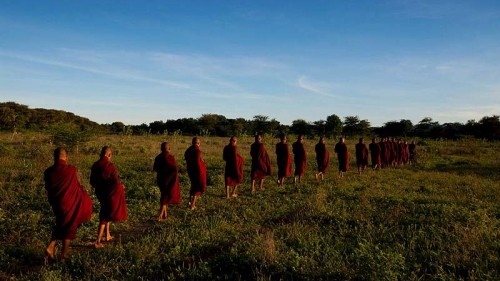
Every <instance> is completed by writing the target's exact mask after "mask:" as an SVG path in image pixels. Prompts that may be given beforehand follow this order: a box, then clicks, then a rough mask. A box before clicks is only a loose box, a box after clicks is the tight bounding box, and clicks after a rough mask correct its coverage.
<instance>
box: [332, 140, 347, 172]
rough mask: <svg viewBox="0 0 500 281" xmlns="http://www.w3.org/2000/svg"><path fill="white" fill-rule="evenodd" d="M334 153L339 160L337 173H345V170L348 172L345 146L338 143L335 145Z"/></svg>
mask: <svg viewBox="0 0 500 281" xmlns="http://www.w3.org/2000/svg"><path fill="white" fill-rule="evenodd" d="M335 153H337V158H338V160H339V171H341V172H347V170H349V153H348V152H347V145H346V144H345V143H341V142H338V143H337V144H336V145H335Z"/></svg>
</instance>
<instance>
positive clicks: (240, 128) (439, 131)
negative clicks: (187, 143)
mask: <svg viewBox="0 0 500 281" xmlns="http://www.w3.org/2000/svg"><path fill="white" fill-rule="evenodd" d="M61 125H64V127H66V131H69V130H76V131H94V132H109V133H116V134H129V135H145V134H166V135H175V134H178V135H192V136H194V135H201V136H220V137H228V136H231V135H236V136H241V135H253V134H255V133H256V132H262V133H264V134H268V135H273V136H277V135H278V134H280V133H287V134H303V135H305V136H307V137H317V136H325V137H330V138H335V137H338V136H341V135H345V136H348V137H354V136H372V135H373V136H374V135H377V136H391V137H422V138H435V139H438V138H445V139H460V138H464V137H475V138H482V139H490V140H500V116H499V115H493V116H484V117H483V118H481V119H480V120H479V121H475V120H469V121H467V123H465V124H463V123H459V122H455V123H444V124H439V122H436V121H434V120H433V119H432V118H430V117H426V118H424V119H422V120H421V121H420V122H418V123H417V124H413V123H412V122H411V121H410V120H407V119H401V120H399V121H396V120H394V121H388V122H386V123H384V124H383V125H382V126H380V127H374V126H371V124H370V122H369V121H368V120H366V119H360V118H359V117H358V116H346V117H344V118H343V120H342V119H341V118H340V117H339V116H337V115H335V114H332V115H329V116H327V117H326V118H325V119H323V120H318V121H314V122H308V121H305V120H304V119H297V120H294V121H293V122H292V124H291V125H284V124H281V123H280V122H279V121H277V120H276V119H271V118H269V117H268V116H264V115H256V116H254V117H253V119H251V120H248V119H244V118H236V119H231V118H226V117H225V116H223V115H219V114H203V115H202V116H200V117H198V118H179V119H175V120H174V119H169V120H166V121H154V122H151V123H149V124H145V123H143V124H141V125H126V124H124V123H123V122H119V121H118V122H113V123H111V124H98V123H96V122H93V121H90V120H89V119H87V118H83V117H79V116H76V115H75V114H73V113H69V112H65V111H62V110H51V109H39V108H37V109H30V108H28V106H26V105H20V104H17V103H14V102H5V103H0V130H3V131H9V130H10V131H14V132H15V131H23V130H51V129H53V128H54V126H57V127H60V126H61ZM68 128H69V129H68Z"/></svg>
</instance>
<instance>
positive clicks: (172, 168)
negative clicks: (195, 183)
mask: <svg viewBox="0 0 500 281" xmlns="http://www.w3.org/2000/svg"><path fill="white" fill-rule="evenodd" d="M160 149H161V153H160V154H158V155H157V156H156V157H155V161H154V164H153V171H155V172H156V184H157V185H158V187H159V188H160V194H161V195H160V214H159V215H158V221H163V220H165V219H167V218H168V213H167V212H168V204H170V205H178V204H180V203H181V201H182V200H181V188H180V184H179V168H178V167H177V162H176V161H175V157H174V156H173V155H172V154H170V145H169V144H168V143H167V142H163V143H162V144H161V146H160Z"/></svg>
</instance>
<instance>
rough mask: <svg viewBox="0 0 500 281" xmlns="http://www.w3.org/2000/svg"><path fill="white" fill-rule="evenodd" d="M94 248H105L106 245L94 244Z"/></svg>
mask: <svg viewBox="0 0 500 281" xmlns="http://www.w3.org/2000/svg"><path fill="white" fill-rule="evenodd" d="M94 248H96V249H100V248H104V244H102V243H95V244H94Z"/></svg>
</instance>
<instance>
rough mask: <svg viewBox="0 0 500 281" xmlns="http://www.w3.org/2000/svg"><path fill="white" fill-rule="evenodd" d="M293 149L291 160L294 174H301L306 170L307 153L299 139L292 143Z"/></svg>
mask: <svg viewBox="0 0 500 281" xmlns="http://www.w3.org/2000/svg"><path fill="white" fill-rule="evenodd" d="M292 151H293V161H294V164H295V173H294V174H295V175H296V176H303V175H304V174H305V172H306V165H307V162H306V160H307V155H306V149H305V148H304V144H303V143H301V142H300V141H296V142H294V143H293V144H292Z"/></svg>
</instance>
